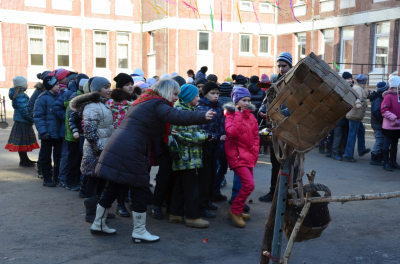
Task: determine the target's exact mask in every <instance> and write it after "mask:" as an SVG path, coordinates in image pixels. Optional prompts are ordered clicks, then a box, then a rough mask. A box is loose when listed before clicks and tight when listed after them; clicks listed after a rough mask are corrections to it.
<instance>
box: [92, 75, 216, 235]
mask: <svg viewBox="0 0 400 264" xmlns="http://www.w3.org/2000/svg"><path fill="white" fill-rule="evenodd" d="M179 92H180V87H179V84H178V83H177V82H175V81H173V80H171V79H164V80H161V81H159V82H158V83H157V84H155V85H154V86H153V89H148V90H146V92H145V93H144V94H142V95H141V96H140V98H138V99H137V100H136V101H135V103H134V105H133V106H132V107H131V108H130V109H129V111H128V113H127V115H126V116H125V118H124V120H123V121H122V123H121V125H120V126H119V127H118V128H117V130H116V131H115V132H114V133H113V134H112V135H111V137H110V138H109V139H108V141H107V143H106V145H105V147H104V149H103V152H102V154H101V156H100V159H99V161H98V164H97V166H96V175H97V176H98V177H101V178H104V179H106V180H109V182H108V184H107V187H106V188H105V190H104V191H103V194H102V196H101V199H100V201H99V204H98V206H97V211H96V219H95V221H94V222H93V225H92V227H91V233H92V234H95V235H113V234H115V233H116V230H115V229H110V228H108V227H107V225H106V216H107V211H108V209H109V208H110V207H111V205H112V203H113V202H114V200H115V199H116V198H117V196H118V195H119V193H120V191H121V190H122V189H123V185H124V184H127V185H129V186H130V193H131V208H132V215H133V224H134V229H133V233H132V240H133V242H135V243H152V242H158V241H159V240H160V239H159V237H158V236H153V235H151V234H150V233H149V232H147V230H146V211H147V197H148V189H149V182H150V175H149V171H150V160H149V156H150V153H151V152H150V147H151V144H152V142H153V141H154V140H155V139H156V137H158V136H160V135H162V134H164V133H165V131H167V133H165V134H166V135H167V137H168V134H169V133H168V132H169V128H170V125H171V124H172V125H178V126H188V125H200V124H205V123H207V121H209V120H211V119H212V117H213V115H214V114H213V112H212V111H209V112H189V111H180V110H177V109H175V108H173V103H174V102H175V101H176V100H177V99H178V94H179ZM167 140H168V139H167V138H165V142H168V141H167Z"/></svg>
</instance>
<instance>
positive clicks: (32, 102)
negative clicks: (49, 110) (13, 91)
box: [27, 82, 44, 119]
mask: <svg viewBox="0 0 400 264" xmlns="http://www.w3.org/2000/svg"><path fill="white" fill-rule="evenodd" d="M35 88H36V90H35V91H34V92H33V94H32V96H31V98H30V99H29V102H28V106H27V110H28V114H29V116H30V117H32V119H33V108H34V107H35V103H36V100H37V98H38V96H39V95H40V94H41V93H42V92H43V90H44V86H43V84H42V83H40V82H38V83H37V84H36V85H35Z"/></svg>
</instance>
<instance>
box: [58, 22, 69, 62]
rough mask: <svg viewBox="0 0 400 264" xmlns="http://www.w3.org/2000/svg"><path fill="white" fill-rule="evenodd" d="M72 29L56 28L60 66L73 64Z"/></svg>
mask: <svg viewBox="0 0 400 264" xmlns="http://www.w3.org/2000/svg"><path fill="white" fill-rule="evenodd" d="M70 54H71V30H70V29H69V28H56V65H57V66H58V67H70V66H71V63H70V62H71V61H70V59H71V56H70Z"/></svg>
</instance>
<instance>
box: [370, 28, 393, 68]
mask: <svg viewBox="0 0 400 264" xmlns="http://www.w3.org/2000/svg"><path fill="white" fill-rule="evenodd" d="M383 23H389V32H388V33H379V34H378V33H376V32H377V29H378V25H379V24H383ZM379 37H388V52H387V61H388V64H389V46H390V21H382V22H379V23H376V24H375V34H374V57H373V58H374V60H373V62H372V63H373V64H374V67H373V69H374V71H383V69H385V71H386V72H387V70H388V65H387V64H386V66H385V68H377V67H376V48H377V45H378V42H377V40H378V38H379Z"/></svg>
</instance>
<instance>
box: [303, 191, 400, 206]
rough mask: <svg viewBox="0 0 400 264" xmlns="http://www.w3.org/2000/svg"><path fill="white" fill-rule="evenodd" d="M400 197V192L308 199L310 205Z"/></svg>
mask: <svg viewBox="0 0 400 264" xmlns="http://www.w3.org/2000/svg"><path fill="white" fill-rule="evenodd" d="M397 197H400V191H397V192H389V193H373V194H357V195H349V196H330V197H313V198H309V199H307V201H308V202H310V203H330V202H341V203H345V202H351V201H364V200H380V199H390V198H397Z"/></svg>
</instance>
